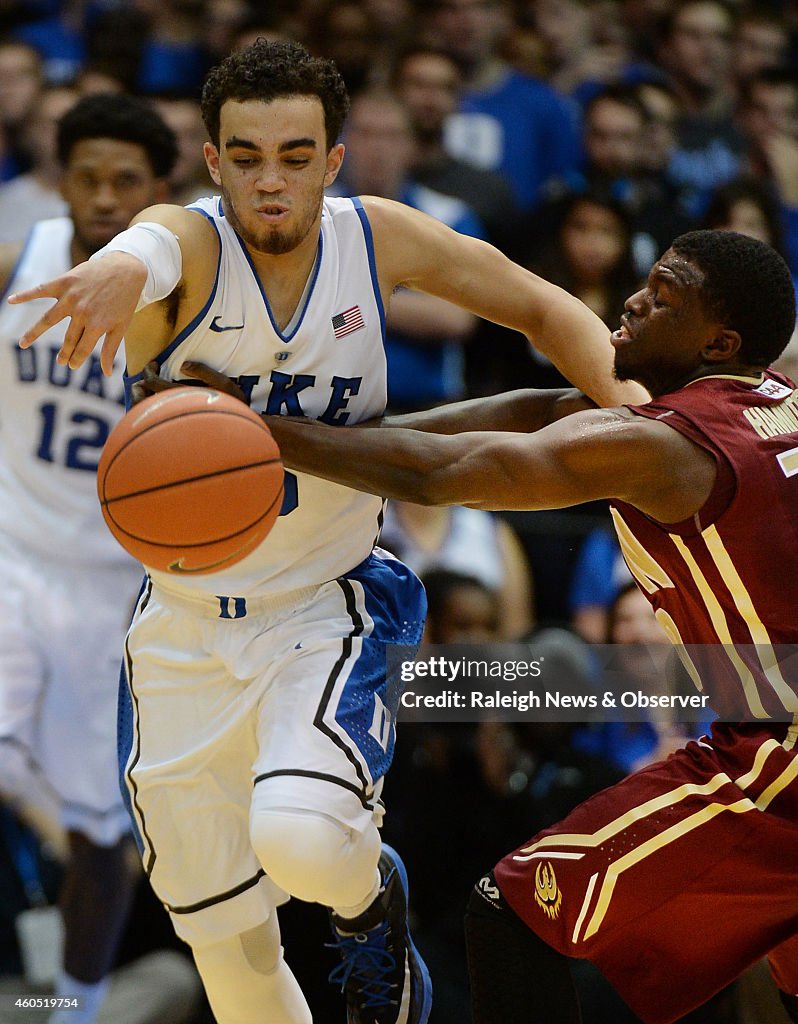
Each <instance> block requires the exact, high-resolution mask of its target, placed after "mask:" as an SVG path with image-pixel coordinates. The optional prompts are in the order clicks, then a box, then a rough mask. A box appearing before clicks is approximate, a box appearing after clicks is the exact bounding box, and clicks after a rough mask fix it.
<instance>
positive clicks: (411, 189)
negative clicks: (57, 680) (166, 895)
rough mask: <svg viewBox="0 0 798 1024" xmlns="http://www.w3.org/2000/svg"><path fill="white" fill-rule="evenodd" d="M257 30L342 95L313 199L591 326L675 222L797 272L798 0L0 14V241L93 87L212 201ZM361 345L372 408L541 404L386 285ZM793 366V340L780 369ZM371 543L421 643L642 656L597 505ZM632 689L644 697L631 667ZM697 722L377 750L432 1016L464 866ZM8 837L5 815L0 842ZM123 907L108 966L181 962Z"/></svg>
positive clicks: (456, 962)
mask: <svg viewBox="0 0 798 1024" xmlns="http://www.w3.org/2000/svg"><path fill="white" fill-rule="evenodd" d="M259 36H264V37H267V38H272V39H276V38H286V39H298V40H300V41H301V42H303V43H305V44H306V45H307V46H308V47H309V48H310V49H311V51H313V52H315V53H317V54H319V55H323V56H326V57H330V58H333V59H334V60H335V61H336V63H337V64H338V67H339V68H340V70H341V72H342V74H343V76H344V78H345V80H346V83H347V85H348V88H349V90H350V93H351V96H352V109H351V113H350V116H349V119H348V122H347V125H346V127H345V134H344V139H343V141H344V142H345V144H346V147H347V155H346V159H345V162H344V168H343V171H342V174H341V176H340V178H339V179H338V181H336V183H335V184H334V186H333V190H334V192H335V194H337V195H358V194H372V195H381V196H385V197H387V198H391V199H396V200H399V201H402V202H405V203H408V204H410V205H412V206H415V207H417V208H419V209H421V210H424V211H425V212H427V213H428V214H430V215H432V216H434V217H437V218H438V219H440V220H443V221H445V222H446V223H448V224H450V225H451V226H452V227H454V228H455V229H457V230H459V231H464V232H467V233H469V234H473V235H476V236H479V237H482V238H485V239H487V240H489V241H491V242H493V243H494V244H495V245H497V246H498V247H499V248H500V249H502V250H503V251H504V252H505V253H506V254H507V255H508V256H510V257H511V258H512V259H514V260H516V261H517V262H520V263H522V264H523V265H525V266H527V267H529V268H530V269H532V270H534V271H536V272H539V273H540V274H542V275H543V276H545V277H547V278H548V279H550V280H552V281H555V282H556V283H557V284H560V285H561V286H562V287H564V288H566V289H567V290H569V291H570V292H572V293H574V294H575V295H577V296H579V298H581V299H582V300H583V301H584V302H585V303H586V304H587V305H588V306H590V307H591V308H592V309H593V310H594V311H595V312H596V313H597V315H598V316H599V317H601V318H602V319H603V320H604V321H605V323H606V324H607V325H608V327H609V328H610V329H614V328H615V327H616V326H617V325H618V321H619V317H620V315H621V313H622V311H623V303H624V300H625V299H626V297H627V296H628V295H630V294H631V293H632V292H633V291H635V290H636V289H637V287H638V286H639V284H640V282H641V281H642V280H643V279H644V278H645V276H646V274H647V272H648V270H649V268H650V266H651V264H652V262H653V261H654V260H655V258H656V257H657V256H658V255H659V254H660V253H661V252H662V251H664V250H665V249H666V248H667V247H668V245H669V243H670V241H671V240H672V238H673V237H675V236H676V235H678V234H680V233H681V232H683V231H686V230H690V229H692V228H697V227H712V228H723V229H732V230H737V231H741V232H744V233H747V234H751V235H754V236H756V237H758V238H760V239H763V240H764V241H767V242H769V243H770V244H771V245H773V246H774V247H775V248H776V249H778V250H779V251H780V252H781V253H782V255H784V257H785V259H786V260H787V262H788V264H789V265H790V267H791V269H792V271H793V275H794V277H796V279H798V2H797V0H773V2H754V3H750V4H749V3H743V2H735V3H729V2H726V0H676V2H670V3H667V2H666V0H515V2H511V0H415V2H414V0H269V2H266V0H261V2H257V0H251V2H247V0H60V2H59V0H0V242H4V241H9V242H10V241H18V240H20V239H21V238H23V237H24V236H25V234H26V233H27V231H28V230H29V228H30V227H31V226H32V224H33V223H34V222H35V221H37V220H39V219H44V218H48V217H54V216H59V215H61V214H62V213H65V212H66V209H65V206H64V203H63V200H62V199H61V197H60V194H59V191H58V180H59V166H58V161H57V158H56V153H55V144H54V133H55V125H56V124H57V121H58V119H59V117H60V116H61V115H62V114H63V113H64V112H65V111H66V110H67V109H68V108H69V107H70V106H71V104H72V103H74V102H75V100H76V99H77V98H78V97H80V96H82V95H85V94H87V93H90V92H109V91H126V92H131V93H135V94H137V95H141V96H145V97H148V98H151V100H152V102H153V103H154V104H155V105H156V106H157V108H158V109H159V110H160V111H161V113H162V114H163V116H164V118H165V119H166V120H167V122H168V123H169V124H170V125H171V126H172V128H173V129H174V131H175V132H176V133H177V136H178V139H179V144H180V159H179V161H178V164H177V166H176V168H175V171H174V174H173V176H172V181H171V187H172V197H173V201H174V202H177V203H181V204H187V203H190V202H191V201H192V200H194V199H196V198H198V197H199V196H203V195H212V194H213V193H214V188H213V185H212V183H211V181H210V179H209V177H208V175H207V171H206V168H205V163H204V159H203V153H202V147H203V143H204V141H205V139H206V135H205V131H204V128H203V124H202V119H201V117H200V112H199V104H198V99H199V94H200V90H201V86H202V82H203V79H204V76H205V74H206V72H207V71H208V70H209V68H210V67H212V66H213V65H214V64H216V63H217V62H218V61H219V60H221V59H222V58H223V57H224V56H225V55H226V54H228V53H229V52H231V51H232V50H234V49H237V48H240V47H243V46H246V45H247V44H248V43H250V42H252V41H253V40H254V39H256V38H257V37H259ZM386 352H387V356H388V369H389V410H395V411H407V410H412V409H417V408H423V407H429V406H432V405H435V404H439V403H441V402H446V401H452V400H456V399H459V398H463V397H468V396H478V395H486V394H493V393H496V392H499V391H503V390H507V389H510V388H517V387H557V386H562V385H563V384H564V383H565V382H564V380H563V378H562V377H561V376H560V375H559V373H558V371H557V370H556V368H555V367H553V366H552V365H551V364H550V363H549V362H548V361H547V360H546V359H545V358H544V357H542V356H540V355H538V354H536V353H535V351H534V349H532V348H531V347H530V346H529V344H528V343H527V342H526V340H525V339H524V338H522V337H520V336H519V335H517V334H515V333H512V332H509V331H505V330H503V329H502V328H500V327H497V326H495V325H493V324H487V323H484V322H480V321H477V320H475V318H473V317H471V316H470V315H469V314H468V313H466V312H464V311H463V310H461V309H459V308H455V307H452V306H449V305H447V304H446V303H442V302H440V301H438V300H433V299H428V297H426V296H420V295H416V294H413V293H409V292H401V293H398V294H397V295H396V296H395V297H394V302H393V303H392V307H391V310H390V313H389V316H388V321H387V339H386ZM796 366H798V356H796V354H795V352H794V351H793V346H791V347H790V348H789V349H788V351H787V353H786V355H785V356H784V357H783V359H782V361H781V363H780V367H781V368H783V370H784V371H785V372H787V373H789V372H790V370H791V368H795V367H796ZM382 543H383V545H384V546H385V547H388V548H389V549H390V550H392V551H394V552H395V553H396V554H398V555H399V556H400V557H401V558H403V559H404V560H405V561H406V562H407V563H408V564H409V565H410V566H411V567H412V568H413V569H415V570H416V571H417V572H418V573H419V574H420V575H421V576H422V578H424V580H425V582H426V584H427V588H428V592H429V598H430V618H429V624H428V629H427V639H428V641H429V642H430V643H463V642H486V641H491V642H493V641H506V640H520V639H524V640H526V639H529V638H531V640H532V641H533V642H536V643H538V642H539V643H546V644H548V645H550V648H551V650H552V651H554V652H555V653H556V654H557V656H558V657H560V658H561V659H562V665H563V672H568V673H575V674H577V675H578V674H580V673H583V674H584V673H586V672H587V671H588V664H589V658H588V654H587V652H588V651H589V646H590V644H596V643H609V642H612V643H633V644H646V645H648V646H649V648H651V649H655V648H656V646H657V645H659V644H662V643H664V640H665V638H664V635H663V634H662V633H661V631H660V629H659V626H658V625H657V624H656V622H655V620H654V618H653V614H652V613H651V611H650V608H649V606H648V603H647V602H646V601H645V600H644V599H643V598H642V597H641V596H640V595H639V594H638V593H637V591H636V590H635V588H634V587H633V586H632V585H631V577H630V576H629V573H628V570H627V569H626V567H625V565H624V563H623V561H622V559H621V557H620V553H619V550H618V547H617V543H616V541H615V540H614V536H613V533H612V530H611V525H610V522H609V517H608V514H607V510H606V507H605V506H604V505H603V504H601V503H592V504H590V505H584V506H581V507H579V508H577V509H573V510H568V511H564V512H556V513H555V512H536V513H512V514H507V515H503V516H496V515H494V514H491V513H486V512H478V511H474V510H468V509H458V508H455V509H431V508H420V507H416V506H413V505H406V504H402V503H395V504H394V505H393V506H392V508H391V509H390V510H389V514H388V516H387V519H386V524H385V530H384V535H383V539H382ZM628 671H629V675H630V679H631V680H639V681H640V682H641V683H645V681H646V679H648V678H650V677H651V675H652V673H654V674H655V673H656V672H657V671H658V666H657V665H656V659H654V661H651V660H649V662H648V663H646V664H643V665H641V664H639V663H634V662H632V661H630V664H629V667H628ZM109 685H110V686H114V685H115V680H109ZM696 728H697V727H696V726H694V725H693V726H687V725H680V724H679V723H670V724H669V725H667V726H663V725H662V723H658V724H656V723H651V722H645V721H640V722H635V723H606V724H605V725H603V726H589V727H588V726H582V727H575V726H569V725H561V726H558V727H552V726H551V725H546V726H544V725H542V724H534V723H518V722H515V723H507V722H504V723H503V722H481V723H474V724H473V725H470V726H463V725H457V726H454V725H451V726H433V725H431V724H429V723H427V724H425V723H423V722H421V723H408V724H407V725H406V726H405V729H404V731H402V730H401V729H400V734H399V741H398V744H397V755H396V764H395V767H394V769H393V772H392V774H391V775H390V776H389V778H388V781H387V784H386V788H385V800H386V803H387V806H388V811H389V813H388V815H387V818H386V826H385V834H386V839H387V840H388V841H389V842H391V843H394V844H395V845H396V846H397V847H398V848H399V849H400V850H401V851H402V853H403V856H404V857H405V859H406V861H407V864H408V868H409V870H410V877H411V883H412V896H413V906H412V908H411V909H412V912H413V915H414V919H415V932H414V934H415V936H416V941H417V943H418V945H419V947H420V948H421V950H422V952H423V954H424V956H425V959H426V960H427V962H428V964H429V966H430V968H431V970H432V973H433V980H434V983H435V987H436V1003H435V1008H434V1010H433V1016H432V1018H431V1024H467V1021H468V1019H469V1014H468V1008H467V989H466V978H465V966H464V947H463V939H462V927H461V917H462V908H463V906H464V904H465V900H466V898H467V893H468V889H469V887H470V885H471V884H473V881H474V879H475V878H476V877H478V875H479V873H480V872H482V871H483V870H485V869H486V868H488V867H490V866H491V865H492V864H493V863H494V861H495V860H496V859H497V858H498V857H499V856H501V855H502V854H504V853H505V852H506V851H507V850H508V849H510V848H511V847H513V846H515V845H517V844H518V843H519V842H521V841H522V840H524V839H525V838H527V837H528V836H530V835H532V834H533V833H534V832H536V831H537V830H538V829H540V828H542V827H544V826H546V825H548V824H550V823H552V822H553V821H555V820H557V819H559V818H560V817H562V816H563V815H564V814H565V813H566V812H567V811H568V810H569V809H570V808H571V807H572V806H574V805H575V804H576V803H578V802H579V801H581V800H582V799H584V798H585V797H586V796H588V795H589V794H590V793H592V792H594V791H596V790H597V789H599V788H601V787H603V786H605V785H607V784H609V783H611V782H613V781H615V780H617V779H619V778H621V777H622V776H623V775H624V774H625V773H626V772H628V771H630V770H632V769H634V768H636V767H639V766H641V765H643V764H645V763H647V761H650V760H653V759H655V758H657V757H660V756H663V755H665V754H667V753H668V751H669V750H671V749H673V747H674V745H678V744H680V743H682V742H684V740H685V739H687V738H689V735H691V732H694V731H695V729H696ZM15 828H17V823H15V822H13V821H12V820H11V818H10V817H9V815H8V814H7V812H6V814H5V824H4V826H3V842H4V844H5V847H7V846H8V845H9V843H11V845H13V841H12V840H9V838H8V836H9V830H12V831H13V829H15ZM5 847H4V846H0V857H2V861H3V862H2V864H0V918H1V920H0V972H2V973H4V974H6V975H8V976H10V977H12V978H13V977H15V976H16V975H17V974H18V973H19V972H20V970H21V964H20V960H19V952H18V950H17V949H16V945H15V936H14V929H13V920H14V917H15V915H16V914H17V913H18V911H19V910H20V909H21V908H22V907H24V905H25V902H26V895H25V893H24V890H23V887H22V886H21V884H20V883H19V880H18V879H17V878H15V873H14V866H13V858H12V857H10V856H8V855H7V850H6V849H5ZM36 856H37V858H38V859H39V862H40V867H41V872H42V877H43V878H44V880H45V883H46V884H45V888H47V887H48V886H49V887H50V888H51V890H52V891H55V889H56V887H57V878H58V871H59V868H58V859H57V857H55V856H54V855H53V853H52V851H48V850H47V849H46V848H43V847H40V848H38V850H37V851H36ZM48 880H49V881H48ZM140 904H141V905H140V907H139V908H138V910H137V912H136V913H135V914H134V918H133V921H132V923H131V926H130V929H129V932H130V934H129V936H128V940H127V944H126V947H125V949H124V950H123V956H122V961H123V962H124V961H127V960H130V961H135V960H136V958H140V957H141V956H142V954H144V953H147V952H151V951H153V950H164V949H170V950H171V951H172V952H173V953H174V954H176V955H178V958H179V955H180V954H179V948H178V947H179V944H178V943H177V940H175V939H174V938H173V937H172V935H171V929H170V927H169V925H168V923H167V922H166V919H165V917H163V916H162V912H161V911H160V908H159V907H158V906H157V905H156V903H155V902H154V898H153V897H152V896H151V895H150V894H149V891H148V890H147V888H146V886H143V887H142V892H141V897H140ZM283 920H284V932H285V942H286V947H287V955H288V957H289V958H290V959H291V962H292V966H293V967H294V969H295V973H297V975H298V976H299V978H300V981H301V983H302V987H303V989H305V991H306V992H307V993H309V998H310V999H311V1001H312V1006H313V1008H314V1011H315V1014H316V1017H315V1019H317V1021H318V1022H319V1024H334V1022H335V1021H337V1020H339V1019H340V1015H341V1012H342V1010H341V1003H340V1001H339V998H338V997H337V996H336V995H335V993H328V992H327V989H326V988H325V983H324V976H325V974H326V971H327V969H328V968H329V967H331V966H332V965H333V960H332V956H331V954H330V955H327V954H328V953H329V951H326V950H324V942H325V941H326V936H327V932H326V921H325V920H324V915H323V912H321V911H320V909H319V908H311V907H301V906H299V907H296V906H295V907H293V908H287V910H286V912H285V914H284V915H283ZM173 981H174V979H173ZM138 983H139V982H137V984H138ZM579 983H580V986H582V987H583V988H584V991H585V993H586V995H585V997H584V1002H585V1024H604V1022H607V1024H610V1022H612V1024H634V1020H635V1018H634V1017H632V1015H631V1014H630V1013H629V1012H628V1011H627V1010H625V1008H624V1007H622V1006H620V1005H619V1004H618V1002H617V1000H616V999H615V997H614V996H613V995H612V993H611V991H610V990H609V988H608V987H607V986H606V985H605V984H604V983H603V982H602V980H601V979H600V978H599V977H598V976H597V975H596V974H595V973H594V972H592V971H591V969H590V968H589V967H585V968H584V976H583V977H580V979H579ZM156 984H159V983H158V982H156ZM170 984H171V982H169V981H168V980H164V981H163V987H164V992H165V996H164V999H163V1000H162V1001H161V1002H162V1005H160V1006H159V1008H156V1009H152V1014H153V1015H152V1016H151V1017H150V1018H147V1019H151V1020H152V1021H161V1022H168V1021H173V1020H174V1021H178V1020H186V1021H188V1020H191V1021H194V1022H207V1021H210V1020H211V1019H212V1018H210V1016H209V1015H208V1011H207V1008H203V1007H202V1004H201V998H200V996H199V994H198V992H199V990H198V988H197V989H196V991H195V992H194V996H195V997H196V998H195V999H194V1002H193V1004H192V999H190V998H189V999H187V1000H186V999H185V998H183V1001H182V1002H180V1001H179V1000H177V996H175V997H174V998H173V999H171V1000H170V997H169V993H170V991H171V990H170V988H169V986H170ZM174 984H175V985H177V982H176V981H175V982H174ZM189 988H191V986H190V985H189ZM760 989H761V991H760ZM175 991H177V989H175ZM181 991H182V993H183V997H185V991H184V990H181ZM181 998H182V997H181ZM313 1000H315V1005H314V1003H313ZM178 1003H179V1005H180V1007H181V1009H180V1011H179V1012H178V1009H177V1008H176V1007H177V1006H178ZM192 1005H193V1007H194V1008H193V1009H192ZM126 1012H127V1011H126ZM130 1012H131V1013H132V1012H133V1011H132V1010H131V1011H130ZM136 1012H143V1010H142V1007H141V1006H139V1007H138V1010H137V1011H136ZM778 1014H779V1011H778V1009H777V1008H776V1007H775V1006H773V1005H772V1004H771V1003H770V1002H769V997H768V994H767V991H766V985H765V986H764V987H763V986H760V982H759V979H758V977H756V976H753V977H752V976H747V977H746V978H745V979H743V981H742V982H740V983H738V984H737V985H736V986H734V988H733V989H732V990H729V991H727V992H724V993H721V995H720V996H719V997H718V998H717V999H716V1000H714V1001H713V1004H712V1005H711V1006H708V1007H706V1008H704V1009H702V1010H700V1011H697V1012H696V1013H695V1014H693V1015H691V1016H690V1018H689V1020H690V1022H691V1024H765V1022H767V1024H776V1022H777V1021H778V1020H779V1019H780V1018H779V1016H778ZM12 1019H22V1018H12ZM117 1019H118V1020H120V1024H132V1021H133V1018H132V1017H131V1018H130V1020H127V1019H125V1020H121V1018H117ZM137 1019H138V1018H137ZM141 1019H142V1021H143V1020H144V1018H143V1017H142V1018H141Z"/></svg>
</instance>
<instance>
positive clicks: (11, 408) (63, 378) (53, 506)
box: [0, 217, 134, 565]
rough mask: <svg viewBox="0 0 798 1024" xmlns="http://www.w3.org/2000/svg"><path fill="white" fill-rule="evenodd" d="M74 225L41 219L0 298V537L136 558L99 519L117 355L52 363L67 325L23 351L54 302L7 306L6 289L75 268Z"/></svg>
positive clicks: (112, 559)
mask: <svg viewBox="0 0 798 1024" xmlns="http://www.w3.org/2000/svg"><path fill="white" fill-rule="evenodd" d="M72 230H73V229H72V221H71V220H70V219H69V218H68V217H59V218H57V219H55V220H46V221H40V222H39V223H38V224H36V225H35V226H34V228H33V230H32V231H31V233H30V235H29V236H28V240H27V242H26V244H25V247H24V249H23V251H22V253H21V255H20V258H19V260H18V262H17V265H16V267H15V268H14V270H13V272H12V274H11V277H10V279H9V281H8V284H7V286H6V289H5V292H4V293H3V295H2V296H1V297H0V533H2V534H4V535H6V536H8V537H10V538H12V539H13V540H14V541H16V542H17V543H19V544H20V545H21V546H24V547H25V548H26V549H28V550H32V551H34V552H39V553H41V554H42V555H45V556H48V557H57V558H58V559H59V560H60V561H70V562H85V561H87V560H89V561H91V562H92V563H93V564H104V565H115V564H130V565H132V564H134V563H133V561H132V559H131V558H130V556H129V555H127V554H126V553H125V551H123V550H122V548H121V547H120V546H119V544H118V543H117V542H116V540H114V538H113V537H112V536H111V534H110V533H109V531H108V528H107V527H106V525H105V522H104V521H103V517H102V514H101V512H100V504H99V501H98V500H97V480H96V477H97V462H98V461H99V457H100V452H101V449H102V446H103V444H104V443H105V439H106V438H107V437H108V434H109V433H110V431H111V429H112V427H113V426H114V425H115V424H116V423H117V421H118V420H119V419H120V418H121V417H122V415H123V413H124V411H125V405H124V382H123V375H122V369H123V366H122V360H121V359H119V360H118V361H117V363H115V365H114V373H113V376H112V377H110V378H109V377H105V376H103V372H102V369H101V367H100V360H99V357H98V356H96V355H92V356H90V357H89V359H88V360H87V361H86V362H85V363H84V364H83V366H82V367H80V369H78V370H70V368H69V367H68V366H59V365H58V363H56V354H57V353H58V350H59V348H60V347H61V342H62V340H63V337H64V334H65V333H66V328H67V324H68V321H63V322H62V323H60V324H56V325H55V326H54V327H51V328H50V330H48V331H47V332H46V333H45V334H43V335H42V336H41V338H39V339H38V340H37V342H36V343H35V344H34V345H33V346H32V347H31V348H29V349H25V350H24V351H23V350H22V349H21V348H20V347H19V345H18V341H19V338H20V337H21V336H22V335H23V334H24V332H25V331H26V330H27V328H28V327H31V326H32V325H33V324H34V323H35V322H36V321H37V320H38V319H39V317H40V316H41V315H42V314H43V313H44V312H45V311H46V310H47V309H48V308H49V307H50V306H51V305H52V304H53V300H52V299H36V300H35V301H33V302H26V303H24V304H22V305H19V306H9V305H8V303H7V302H6V301H5V298H6V295H7V294H8V293H9V292H12V291H21V290H22V289H24V288H31V287H33V286H34V285H37V284H40V283H41V282H42V281H48V280H50V279H51V278H53V277H57V276H58V275H60V274H63V273H65V272H66V271H67V270H69V268H70V267H71V266H72V260H71V257H70V251H69V249H70V244H71V242H72Z"/></svg>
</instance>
